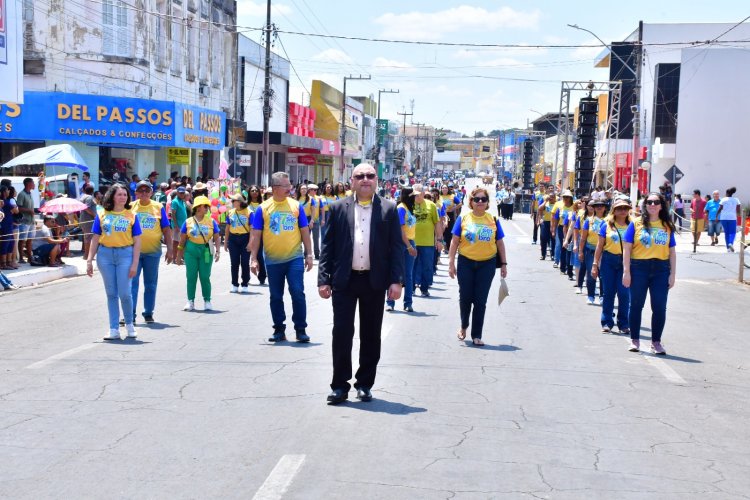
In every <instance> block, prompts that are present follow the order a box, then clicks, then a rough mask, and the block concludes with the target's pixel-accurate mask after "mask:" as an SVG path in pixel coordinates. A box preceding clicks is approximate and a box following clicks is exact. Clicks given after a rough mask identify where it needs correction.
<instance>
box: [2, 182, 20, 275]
mask: <svg viewBox="0 0 750 500" xmlns="http://www.w3.org/2000/svg"><path fill="white" fill-rule="evenodd" d="M11 193H12V186H11V187H8V186H6V185H2V186H0V210H2V211H0V269H5V270H10V269H18V266H17V265H16V264H15V263H14V262H13V254H14V252H15V235H14V234H13V216H14V215H16V214H18V206H17V205H16V202H15V200H14V199H13V198H12V196H11Z"/></svg>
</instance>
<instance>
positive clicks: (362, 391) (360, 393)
mask: <svg viewBox="0 0 750 500" xmlns="http://www.w3.org/2000/svg"><path fill="white" fill-rule="evenodd" d="M357 399H359V400H360V401H372V392H370V389H369V388H367V387H358V388H357Z"/></svg>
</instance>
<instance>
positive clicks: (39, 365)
mask: <svg viewBox="0 0 750 500" xmlns="http://www.w3.org/2000/svg"><path fill="white" fill-rule="evenodd" d="M96 345H97V344H93V343H92V344H84V345H82V346H78V347H74V348H73V349H68V350H67V351H64V352H61V353H59V354H55V355H54V356H50V357H49V358H47V359H43V360H41V361H37V362H36V363H32V364H30V365H29V366H27V367H26V369H27V370H36V369H39V368H43V367H45V366H47V365H49V364H52V363H54V362H55V361H59V360H61V359H65V358H67V357H68V356H72V355H73V354H78V353H79V352H83V351H87V350H89V349H91V348H93V347H96Z"/></svg>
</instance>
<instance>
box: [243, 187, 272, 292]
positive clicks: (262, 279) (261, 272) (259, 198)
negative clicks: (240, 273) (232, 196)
mask: <svg viewBox="0 0 750 500" xmlns="http://www.w3.org/2000/svg"><path fill="white" fill-rule="evenodd" d="M263 201H265V200H263V192H262V190H261V188H260V186H256V185H252V186H250V189H249V190H248V198H247V207H248V208H249V209H250V225H251V226H252V223H253V219H252V215H253V214H255V211H256V210H258V208H260V205H261V203H263ZM252 237H253V236H252V228H251V230H250V239H251V240H252ZM247 251H248V253H249V252H250V244H249V243H248V247H247ZM251 257H252V256H251ZM267 277H268V276H267V274H266V261H265V259H264V258H263V238H262V237H261V239H260V241H259V242H258V282H259V283H260V284H261V285H265V284H266V278H267Z"/></svg>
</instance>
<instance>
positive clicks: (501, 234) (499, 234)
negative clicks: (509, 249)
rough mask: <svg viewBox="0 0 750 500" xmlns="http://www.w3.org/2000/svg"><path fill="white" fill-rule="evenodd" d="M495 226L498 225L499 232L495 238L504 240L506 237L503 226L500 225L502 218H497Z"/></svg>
mask: <svg viewBox="0 0 750 500" xmlns="http://www.w3.org/2000/svg"><path fill="white" fill-rule="evenodd" d="M495 227H497V234H496V235H495V239H496V240H502V239H503V238H505V233H504V232H503V226H501V225H500V219H495Z"/></svg>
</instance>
